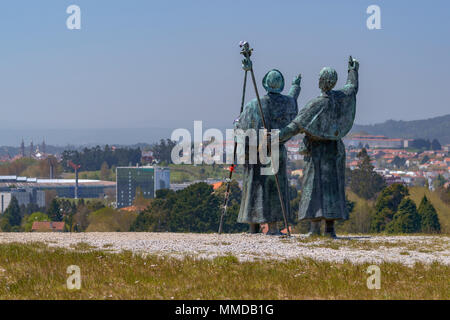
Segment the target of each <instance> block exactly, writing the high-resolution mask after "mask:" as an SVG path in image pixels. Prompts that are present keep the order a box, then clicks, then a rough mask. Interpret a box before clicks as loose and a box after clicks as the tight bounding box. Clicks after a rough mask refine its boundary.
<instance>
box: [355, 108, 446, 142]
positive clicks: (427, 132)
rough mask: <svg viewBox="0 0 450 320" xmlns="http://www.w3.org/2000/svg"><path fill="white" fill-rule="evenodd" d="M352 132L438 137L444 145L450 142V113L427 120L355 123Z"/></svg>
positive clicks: (408, 136)
mask: <svg viewBox="0 0 450 320" xmlns="http://www.w3.org/2000/svg"><path fill="white" fill-rule="evenodd" d="M352 132H367V133H368V134H380V135H384V136H387V137H390V138H408V139H415V138H424V139H430V140H431V139H435V138H436V139H438V140H439V142H440V143H441V144H443V145H444V144H448V143H450V114H448V115H445V116H441V117H436V118H431V119H426V120H414V121H396V120H388V121H386V122H383V123H378V124H372V125H358V124H355V125H354V126H353V129H352Z"/></svg>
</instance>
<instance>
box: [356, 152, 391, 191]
mask: <svg viewBox="0 0 450 320" xmlns="http://www.w3.org/2000/svg"><path fill="white" fill-rule="evenodd" d="M358 158H359V162H358V167H357V168H356V169H355V170H353V171H350V172H351V173H350V189H351V190H352V191H353V192H354V193H356V194H357V195H358V196H360V197H361V198H364V199H371V198H373V197H374V196H375V195H376V194H377V193H378V192H379V191H381V190H382V189H383V188H384V187H385V186H386V183H385V181H384V179H383V177H382V176H380V175H379V174H378V173H376V172H375V171H374V170H373V169H374V167H373V166H372V164H371V163H370V157H369V155H368V154H367V150H366V149H364V148H363V149H362V150H361V151H360V152H359V153H358Z"/></svg>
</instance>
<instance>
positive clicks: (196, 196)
mask: <svg viewBox="0 0 450 320" xmlns="http://www.w3.org/2000/svg"><path fill="white" fill-rule="evenodd" d="M225 187H226V186H225V185H222V186H221V187H220V188H218V189H217V190H215V191H214V190H213V187H212V186H211V185H209V184H207V183H203V182H201V183H195V184H192V185H190V186H188V187H187V188H185V189H183V190H179V191H177V192H174V191H172V190H158V191H157V192H156V198H155V199H153V200H152V201H150V204H149V206H148V207H147V208H146V209H145V210H144V211H142V212H141V213H140V214H139V216H138V217H137V219H136V221H135V222H134V223H133V225H132V226H131V231H150V232H165V231H168V232H217V229H218V228H219V217H220V214H221V208H222V204H223V201H224V196H225ZM240 197H241V191H240V188H239V185H238V183H237V182H236V181H233V182H232V185H231V194H230V199H229V207H228V210H227V215H226V217H225V221H224V232H242V231H244V230H246V229H247V226H246V225H244V224H239V223H237V222H236V219H237V215H238V213H239V204H240Z"/></svg>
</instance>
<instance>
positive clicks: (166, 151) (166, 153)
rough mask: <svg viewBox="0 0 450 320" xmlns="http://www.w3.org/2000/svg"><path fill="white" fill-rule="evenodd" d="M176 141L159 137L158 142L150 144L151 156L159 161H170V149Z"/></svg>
mask: <svg viewBox="0 0 450 320" xmlns="http://www.w3.org/2000/svg"><path fill="white" fill-rule="evenodd" d="M176 144H177V143H176V142H175V141H172V140H170V139H166V140H164V139H161V140H160V142H159V143H155V144H153V145H152V146H151V148H150V149H151V150H152V151H153V156H154V157H155V159H157V160H158V161H160V162H165V163H172V149H173V148H174V147H175V146H176Z"/></svg>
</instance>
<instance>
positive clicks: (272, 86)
mask: <svg viewBox="0 0 450 320" xmlns="http://www.w3.org/2000/svg"><path fill="white" fill-rule="evenodd" d="M262 84H263V87H264V89H266V91H267V92H270V93H280V92H281V91H283V89H284V77H283V75H282V74H281V72H280V71H278V70H277V69H272V70H270V71H269V72H267V73H266V75H265V76H264V79H263V81H262Z"/></svg>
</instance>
